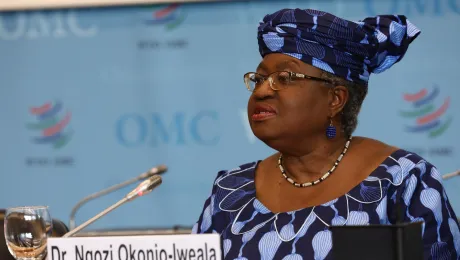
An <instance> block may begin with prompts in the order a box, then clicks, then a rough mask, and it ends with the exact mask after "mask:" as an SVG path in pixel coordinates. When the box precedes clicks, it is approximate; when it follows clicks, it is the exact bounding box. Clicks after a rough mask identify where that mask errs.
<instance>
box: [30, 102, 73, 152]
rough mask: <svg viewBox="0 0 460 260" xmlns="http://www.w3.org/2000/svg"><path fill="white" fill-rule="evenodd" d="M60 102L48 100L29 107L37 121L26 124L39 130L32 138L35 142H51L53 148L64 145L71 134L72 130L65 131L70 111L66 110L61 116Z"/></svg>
mask: <svg viewBox="0 0 460 260" xmlns="http://www.w3.org/2000/svg"><path fill="white" fill-rule="evenodd" d="M62 108H63V106H62V103H61V102H54V103H52V102H48V103H46V104H44V105H42V106H39V107H32V108H30V110H29V112H30V113H31V114H32V115H34V116H36V118H37V122H35V123H29V124H27V128H28V129H31V130H37V131H40V135H41V136H39V137H35V138H33V140H32V141H33V142H34V143H37V144H51V145H52V146H53V147H54V148H55V149H59V148H62V147H64V146H65V145H66V144H67V143H68V142H69V141H70V138H71V136H72V131H67V132H65V131H64V130H65V128H66V127H67V125H68V124H69V122H70V118H71V113H70V112H67V113H65V115H64V116H63V117H60V116H59V114H61V113H60V112H61V111H62Z"/></svg>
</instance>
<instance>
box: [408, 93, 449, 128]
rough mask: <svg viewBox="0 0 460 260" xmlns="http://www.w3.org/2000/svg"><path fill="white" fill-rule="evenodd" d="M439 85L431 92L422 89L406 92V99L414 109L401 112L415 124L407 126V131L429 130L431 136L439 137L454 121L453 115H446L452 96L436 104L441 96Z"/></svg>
mask: <svg viewBox="0 0 460 260" xmlns="http://www.w3.org/2000/svg"><path fill="white" fill-rule="evenodd" d="M439 93H440V91H439V87H438V86H434V87H433V89H432V90H431V92H429V91H428V90H427V89H422V90H420V91H419V92H417V93H414V94H407V93H406V94H404V95H403V97H404V100H405V101H407V102H410V103H411V104H412V106H413V109H412V110H410V111H402V112H400V114H401V116H403V117H406V118H408V119H413V120H414V125H412V126H406V131H408V132H411V133H419V132H427V133H428V136H429V137H437V136H439V135H441V134H442V133H444V132H445V131H446V130H447V129H448V128H449V126H450V124H451V122H452V117H451V116H444V114H445V113H446V111H447V109H448V108H449V103H450V97H447V98H445V99H444V100H443V102H442V104H440V105H439V106H437V105H436V104H435V101H436V98H437V97H438V96H439Z"/></svg>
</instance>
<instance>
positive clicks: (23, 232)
mask: <svg viewBox="0 0 460 260" xmlns="http://www.w3.org/2000/svg"><path fill="white" fill-rule="evenodd" d="M4 225H5V227H4V230H5V240H6V244H7V246H8V250H9V251H10V253H11V255H13V257H14V258H15V259H17V260H43V259H44V258H45V256H46V245H47V240H48V237H50V236H51V232H52V229H53V224H52V219H51V215H50V213H49V211H48V207H47V206H32V207H14V208H8V209H7V211H6V214H5V223H4Z"/></svg>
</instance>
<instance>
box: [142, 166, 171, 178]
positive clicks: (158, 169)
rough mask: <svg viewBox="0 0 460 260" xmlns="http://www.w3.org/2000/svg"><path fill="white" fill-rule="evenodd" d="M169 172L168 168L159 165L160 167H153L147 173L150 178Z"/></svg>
mask: <svg viewBox="0 0 460 260" xmlns="http://www.w3.org/2000/svg"><path fill="white" fill-rule="evenodd" d="M167 170H168V167H166V165H164V164H162V165H158V166H155V167H153V168H152V169H150V170H149V171H148V172H147V173H148V174H149V176H153V175H156V174H163V173H165V172H166V171H167Z"/></svg>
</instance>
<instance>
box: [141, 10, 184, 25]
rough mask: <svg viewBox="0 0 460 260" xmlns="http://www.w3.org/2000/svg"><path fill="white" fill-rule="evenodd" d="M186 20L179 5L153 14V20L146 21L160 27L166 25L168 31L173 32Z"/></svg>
mask: <svg viewBox="0 0 460 260" xmlns="http://www.w3.org/2000/svg"><path fill="white" fill-rule="evenodd" d="M184 20H185V14H184V13H183V12H181V10H180V5H179V4H170V5H168V6H166V7H163V8H161V9H159V10H156V11H154V12H153V13H152V17H151V19H148V20H147V21H146V23H147V24H151V25H160V24H164V25H165V27H166V29H167V30H168V31H169V30H173V29H175V28H177V27H178V26H179V25H181V24H182V22H183V21H184Z"/></svg>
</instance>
